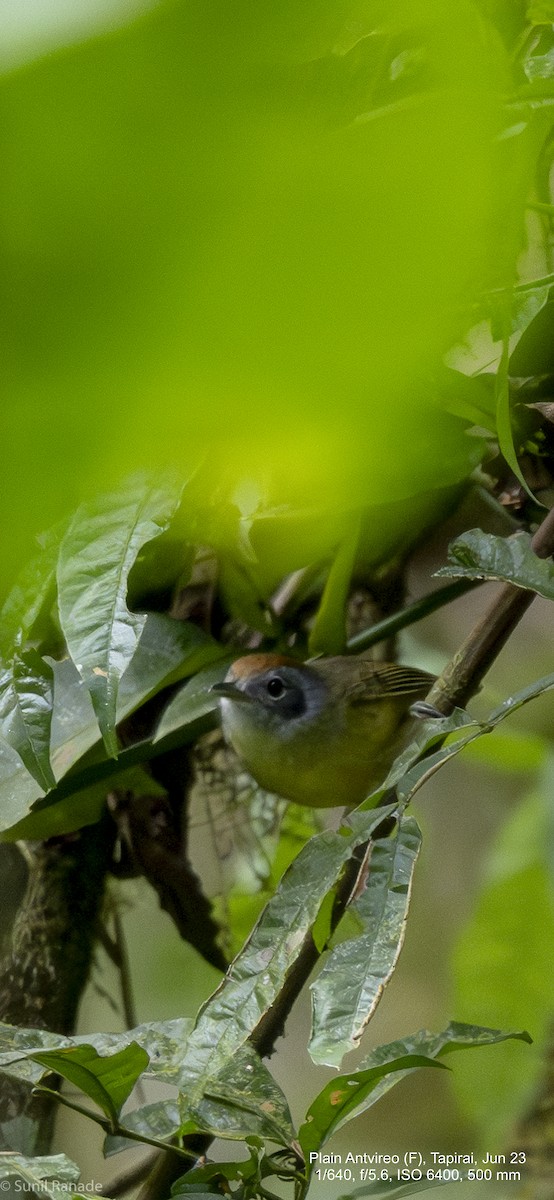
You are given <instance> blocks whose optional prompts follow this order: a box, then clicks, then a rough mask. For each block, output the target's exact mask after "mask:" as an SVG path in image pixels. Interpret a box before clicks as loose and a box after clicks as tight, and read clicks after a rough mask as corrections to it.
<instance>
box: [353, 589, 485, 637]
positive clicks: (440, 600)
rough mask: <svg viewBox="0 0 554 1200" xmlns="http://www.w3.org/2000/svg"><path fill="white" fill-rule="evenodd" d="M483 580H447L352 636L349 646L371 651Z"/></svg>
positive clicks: (470, 590) (469, 590)
mask: <svg viewBox="0 0 554 1200" xmlns="http://www.w3.org/2000/svg"><path fill="white" fill-rule="evenodd" d="M482 582H483V581H482V580H481V579H457V580H456V581H455V582H454V583H447V584H446V585H445V586H444V587H440V588H437V589H436V590H435V591H434V592H430V594H429V595H428V596H422V597H421V599H420V600H415V601H414V603H413V604H409V605H408V606H407V608H403V609H401V610H400V612H396V613H392V615H391V616H390V617H384V618H383V620H382V621H377V623H376V624H375V625H372V626H371V628H370V629H363V630H362V632H361V633H357V634H356V635H355V636H354V637H351V638H349V640H348V642H347V643H346V649H347V650H348V651H349V652H352V653H354V654H356V653H359V652H360V651H362V650H369V647H370V646H374V645H375V643H376V642H382V641H384V640H385V638H388V637H392V636H393V635H394V634H395V633H398V631H399V630H400V629H405V628H406V626H408V625H415V623H416V621H422V620H423V618H424V617H428V616H429V614H430V613H433V612H435V611H436V609H437V608H442V607H443V606H444V605H445V604H450V602H451V600H457V598H458V596H465V594H466V592H472V591H473V589H474V588H475V587H480V586H481V584H482Z"/></svg>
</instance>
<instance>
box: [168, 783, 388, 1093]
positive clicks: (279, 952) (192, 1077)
mask: <svg viewBox="0 0 554 1200" xmlns="http://www.w3.org/2000/svg"><path fill="white" fill-rule="evenodd" d="M393 811H395V808H394V806H391V805H389V806H388V807H386V808H382V809H380V811H379V812H378V813H375V812H372V813H363V814H358V821H357V825H356V829H355V831H353V830H352V829H347V828H346V827H345V828H344V829H343V830H342V831H341V832H338V833H334V832H332V831H331V830H327V831H325V832H324V833H320V834H318V835H316V837H314V838H312V839H311V840H310V841H309V842H308V843H307V845H306V846H304V848H303V850H301V852H300V854H299V855H298V856H297V858H296V859H295V860H294V862H293V863H292V864H291V866H290V867H289V869H288V871H287V872H286V873H285V875H284V877H283V879H282V880H281V883H280V885H279V888H278V890H277V892H276V894H275V896H273V897H272V899H271V900H270V901H269V903H268V904H267V906H266V908H265V909H264V911H263V913H262V915H261V917H260V919H259V921H258V924H257V925H256V927H255V929H254V931H253V933H252V935H251V937H250V938H249V940H248V941H247V943H246V945H245V946H244V949H243V950H242V952H241V953H240V954H239V955H238V957H237V958H236V959H235V960H234V961H233V963H232V964H231V966H230V968H229V970H228V972H227V975H226V977H225V979H224V980H223V983H222V984H221V986H220V987H219V988H218V990H217V991H216V992H215V993H214V995H213V996H212V998H211V999H210V1000H208V1002H207V1004H206V1005H205V1006H204V1008H203V1010H202V1012H201V1014H200V1016H199V1019H198V1022H197V1025H196V1027H195V1029H194V1032H193V1033H192V1034H191V1036H190V1038H189V1040H188V1045H187V1055H186V1059H185V1062H184V1070H185V1071H186V1073H187V1081H188V1090H189V1096H190V1103H191V1104H192V1105H194V1104H196V1103H197V1102H198V1100H199V1098H200V1096H201V1095H202V1092H203V1090H204V1087H205V1083H206V1080H208V1079H213V1077H214V1076H216V1075H219V1074H220V1072H221V1071H222V1070H224V1068H226V1067H227V1064H228V1063H229V1062H231V1060H232V1059H233V1057H234V1056H235V1055H236V1053H237V1051H238V1050H239V1049H240V1047H241V1046H243V1045H244V1043H245V1042H246V1041H247V1039H248V1037H249V1035H250V1034H251V1032H252V1030H254V1029H255V1028H256V1026H257V1025H258V1023H259V1021H260V1020H261V1017H262V1016H263V1015H264V1013H265V1012H267V1010H268V1009H269V1008H270V1007H271V1005H272V1004H273V1003H274V1002H275V999H276V997H277V995H278V994H279V992H280V990H281V988H282V986H283V983H284V980H285V979H286V976H287V974H288V972H289V970H290V967H291V966H292V964H293V963H294V962H295V960H296V958H297V956H298V953H299V951H300V948H301V946H302V943H303V940H304V937H305V935H306V934H307V933H308V931H309V929H310V927H311V925H312V923H313V921H314V920H315V918H316V916H317V913H318V911H319V908H320V906H321V904H322V902H323V900H324V899H325V896H326V894H327V892H328V891H329V889H330V888H332V887H334V885H335V882H336V879H337V877H338V875H339V873H340V871H341V869H342V867H343V866H344V864H345V863H346V862H347V861H348V859H349V857H350V855H351V854H352V852H353V850H354V849H355V847H356V846H357V845H359V844H360V843H361V842H363V841H365V840H366V839H367V838H368V837H370V836H371V832H372V831H373V829H375V828H376V827H377V826H378V825H379V824H380V823H381V821H382V820H383V819H384V818H385V817H386V816H387V815H390V814H391V813H392V812H393Z"/></svg>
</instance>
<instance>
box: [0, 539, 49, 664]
mask: <svg viewBox="0 0 554 1200" xmlns="http://www.w3.org/2000/svg"><path fill="white" fill-rule="evenodd" d="M64 529H65V526H64V525H59V526H57V527H56V528H55V529H51V530H48V531H47V532H46V533H43V534H41V535H40V537H39V538H37V541H38V542H39V544H40V546H41V550H40V553H39V554H36V555H35V556H34V557H33V558H32V559H31V560H30V562H28V563H27V564H26V565H25V566H24V567H23V569H22V570H21V572H20V574H19V575H18V577H17V579H16V581H15V583H14V585H13V587H12V589H11V591H10V592H9V594H8V596H7V597H6V600H5V601H4V605H3V607H2V612H1V613H0V651H1V653H2V655H3V657H5V658H10V657H11V654H12V652H13V650H14V648H16V647H17V648H19V649H20V648H21V647H23V646H24V645H25V642H26V640H27V638H28V637H29V635H30V633H31V632H32V630H33V628H34V626H35V622H36V621H37V620H38V618H39V616H40V614H41V612H42V610H43V608H44V607H45V606H46V604H47V603H48V600H49V599H52V598H53V595H54V588H55V582H56V560H57V557H58V551H59V546H60V540H61V536H62V533H63V531H64Z"/></svg>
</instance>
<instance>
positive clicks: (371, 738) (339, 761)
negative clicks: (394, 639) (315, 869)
mask: <svg viewBox="0 0 554 1200" xmlns="http://www.w3.org/2000/svg"><path fill="white" fill-rule="evenodd" d="M434 681H435V676H434V675H430V674H428V673H427V671H422V670H419V669H418V668H416V667H408V666H401V665H399V664H397V663H384V662H374V661H372V660H371V659H369V658H366V657H364V656H356V657H355V656H347V655H338V656H335V657H329V658H325V657H322V658H317V659H313V660H311V661H308V662H301V661H298V660H296V659H293V658H290V657H287V656H285V655H281V654H274V653H265V654H261V653H256V654H248V655H244V656H243V657H241V658H238V659H236V661H235V662H233V663H232V664H231V666H230V668H229V670H228V672H227V675H226V676H225V679H224V680H222V682H220V683H216V684H214V685H213V687H212V691H213V692H214V693H215V694H216V695H217V696H218V697H219V701H220V709H221V721H222V729H223V735H224V737H225V739H226V741H227V742H228V743H229V744H230V745H231V746H232V747H233V749H234V750H235V751H236V753H237V755H238V757H239V759H240V760H241V762H242V763H243V765H244V767H245V768H246V770H247V771H248V773H249V774H250V775H251V776H252V777H253V779H254V780H255V782H256V783H257V784H258V785H259V787H261V788H262V789H264V790H265V791H267V792H273V793H275V794H277V795H278V796H281V797H282V798H283V799H285V800H290V801H293V802H294V803H296V804H302V805H308V806H309V807H311V808H334V807H338V806H339V805H347V806H349V807H353V806H355V805H358V804H359V803H360V802H361V801H362V800H364V799H366V797H367V796H368V795H369V794H370V792H371V791H372V790H373V789H374V788H376V787H377V785H378V784H379V783H381V782H382V781H383V779H384V778H385V776H386V774H387V772H388V770H389V768H390V766H391V764H392V762H393V760H394V758H395V757H396V754H397V753H398V752H399V750H400V749H401V747H402V744H403V742H404V741H405V737H406V732H407V726H408V724H409V722H410V708H411V706H412V705H413V702H414V700H417V699H418V698H422V697H423V696H425V695H426V693H427V692H428V691H429V689H430V687H431V685H432V684H433V683H434ZM418 709H419V711H417V710H418ZM412 715H417V716H422V717H425V716H440V714H439V713H438V712H436V710H434V709H432V708H431V707H430V706H428V705H425V704H421V705H419V706H418V705H416V706H415V712H414V713H413V714H412Z"/></svg>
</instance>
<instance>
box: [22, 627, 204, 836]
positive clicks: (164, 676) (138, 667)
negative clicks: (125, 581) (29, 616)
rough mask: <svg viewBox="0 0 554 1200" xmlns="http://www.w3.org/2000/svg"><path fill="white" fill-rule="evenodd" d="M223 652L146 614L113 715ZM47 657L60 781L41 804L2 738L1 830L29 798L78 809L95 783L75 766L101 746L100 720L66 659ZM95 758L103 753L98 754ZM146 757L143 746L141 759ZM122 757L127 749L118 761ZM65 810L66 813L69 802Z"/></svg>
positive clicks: (194, 631)
mask: <svg viewBox="0 0 554 1200" xmlns="http://www.w3.org/2000/svg"><path fill="white" fill-rule="evenodd" d="M221 653H222V651H221V647H220V646H219V645H218V643H217V642H215V641H214V640H213V639H212V638H210V637H209V636H208V635H207V634H205V633H203V632H202V630H200V629H198V627H197V626H196V625H192V624H189V623H187V622H181V621H174V620H172V619H171V617H167V616H164V615H162V614H161V613H150V614H149V615H148V617H147V619H146V624H145V626H144V630H143V632H142V635H141V638H140V641H139V644H138V647H137V651H136V654H135V656H134V658H133V661H132V662H131V664H130V666H129V667H128V669H127V671H126V672H125V674H124V676H123V678H122V680H121V684H120V687H119V695H118V707H117V719H118V720H123V719H124V718H125V717H127V716H128V715H129V714H130V713H132V712H134V711H135V709H136V708H138V707H139V706H140V705H141V704H143V703H144V702H145V700H147V699H149V698H150V697H151V696H153V695H155V694H156V693H157V692H158V691H160V689H161V688H163V687H166V686H168V685H169V684H171V683H175V682H177V681H178V680H179V679H182V678H183V677H184V676H186V675H188V674H191V673H192V672H194V671H197V670H198V669H199V668H201V667H202V666H203V664H204V663H206V662H209V661H211V660H213V659H214V658H215V659H217V658H219V657H220V655H221ZM48 662H49V663H50V665H51V667H52V670H53V672H54V711H53V715H52V737H51V743H52V746H51V753H52V764H53V769H54V774H55V776H56V778H57V779H58V785H57V787H56V788H55V789H54V790H53V791H52V792H50V793H49V795H48V797H47V798H46V799H45V801H44V804H42V803H41V795H42V793H41V789H40V788H39V787H38V786H37V783H36V781H35V780H34V779H32V778H31V776H30V775H29V774H28V772H27V771H26V770H25V769H24V767H23V765H22V763H21V761H20V759H19V757H18V755H16V754H15V753H14V752H13V751H12V750H11V748H10V747H9V746H7V745H6V746H4V745H3V744H2V743H0V814H1V816H0V821H1V823H2V828H3V829H4V830H11V829H12V828H13V827H14V826H15V825H16V824H17V822H19V821H21V820H23V819H24V818H25V817H26V816H27V814H28V812H29V809H30V808H31V805H32V804H33V802H35V804H36V803H37V802H38V806H39V809H40V810H41V809H42V808H46V807H48V806H50V805H54V804H57V803H59V801H60V800H62V799H65V798H67V797H68V796H73V797H74V804H75V810H76V811H78V810H79V809H80V807H81V804H83V803H85V804H86V800H85V801H83V797H82V795H81V793H82V791H83V790H84V789H87V790H89V789H90V787H91V784H92V783H94V782H95V779H94V769H93V767H92V766H91V767H88V768H87V767H86V766H84V765H83V767H82V770H79V768H77V767H76V764H77V763H78V761H79V759H82V758H83V756H84V755H85V754H86V753H87V752H88V751H91V749H92V747H95V746H99V734H98V722H97V720H96V717H95V715H94V711H93V708H92V704H91V700H90V696H89V692H88V689H87V687H86V685H85V683H84V682H83V680H82V679H81V678H80V676H79V674H78V672H77V670H76V668H75V667H74V665H73V663H72V662H71V660H70V659H65V660H64V661H63V662H59V663H58V662H54V661H53V660H52V659H49V660H48ZM147 745H148V746H149V745H150V743H148V744H147ZM98 757H100V758H102V755H101V754H100V755H97V758H98ZM148 757H149V751H148V749H147V750H145V753H144V758H148ZM124 758H125V753H124V754H123V755H122V756H121V762H123V759H124ZM104 761H105V760H104ZM110 762H111V760H110ZM112 766H113V770H114V771H116V772H117V771H120V770H121V766H120V765H118V764H113V762H111V765H110V766H109V767H108V765H107V764H106V767H107V769H106V771H104V772H103V774H102V778H104V779H106V778H108V777H109V774H110V771H111V769H112ZM73 767H75V768H76V769H75V772H74V775H72V776H70V777H69V778H67V779H66V778H65V777H66V776H67V775H68V772H69V771H70V770H71V768H73ZM91 776H92V777H93V778H91ZM72 781H73V782H72ZM37 811H38V810H37ZM65 812H66V816H67V814H68V812H69V807H68V806H66V807H65ZM65 819H66V818H65V817H64V820H65ZM9 836H10V837H11V836H12V835H11V833H10V835H9Z"/></svg>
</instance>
